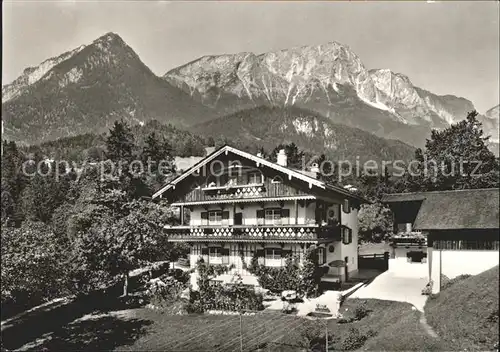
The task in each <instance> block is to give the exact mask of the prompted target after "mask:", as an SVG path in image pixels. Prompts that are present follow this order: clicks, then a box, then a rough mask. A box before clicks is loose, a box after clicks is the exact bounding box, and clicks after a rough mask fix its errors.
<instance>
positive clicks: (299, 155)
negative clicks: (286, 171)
mask: <svg viewBox="0 0 500 352" xmlns="http://www.w3.org/2000/svg"><path fill="white" fill-rule="evenodd" d="M281 149H284V150H285V153H286V155H287V165H288V167H291V168H295V169H300V168H302V165H303V162H304V161H305V159H304V158H305V153H304V151H302V150H300V149H299V147H298V146H297V145H296V144H295V143H290V144H279V145H277V146H276V148H274V149H273V150H272V151H271V153H270V155H269V159H270V160H271V161H273V162H276V161H277V157H278V153H279V151H280V150H281Z"/></svg>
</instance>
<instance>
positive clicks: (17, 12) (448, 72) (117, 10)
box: [2, 1, 500, 112]
mask: <svg viewBox="0 0 500 352" xmlns="http://www.w3.org/2000/svg"><path fill="white" fill-rule="evenodd" d="M2 6H3V11H2V13H3V44H2V46H3V54H2V56H3V60H2V61H3V62H2V85H3V84H6V83H9V82H11V81H12V80H14V79H15V78H16V77H18V76H19V75H20V74H21V73H22V71H23V70H24V69H25V68H26V67H29V66H35V65H38V64H39V63H41V62H42V61H44V60H45V59H47V58H50V57H53V56H57V55H59V54H61V53H63V52H65V51H67V50H70V49H73V48H76V47H78V46H80V45H81V44H88V43H90V42H92V41H93V40H94V39H96V38H98V37H99V36H101V35H103V34H105V33H107V32H115V33H117V34H119V35H120V36H121V37H122V38H123V39H124V40H125V42H127V44H128V45H130V46H131V47H132V48H133V49H134V50H135V51H136V52H137V54H138V55H139V56H140V58H141V59H142V61H143V62H144V63H145V64H146V65H147V66H148V67H149V68H150V69H151V70H152V71H153V72H155V73H156V74H158V75H163V74H164V73H165V72H167V71H168V70H170V69H172V68H174V67H177V66H180V65H182V64H185V63H187V62H189V61H192V60H194V59H196V58H198V57H200V56H203V55H208V54H224V53H236V52H242V51H251V52H255V53H262V52H267V51H272V50H278V49H284V48H289V47H294V46H301V45H317V44H322V43H327V42H330V41H337V42H340V43H342V44H346V45H348V46H349V47H350V48H351V49H352V50H353V51H354V52H355V53H356V54H357V55H358V56H359V57H360V58H361V60H362V62H363V63H364V65H365V66H366V67H367V68H368V69H371V68H389V69H391V70H393V71H395V72H399V73H403V74H406V75H407V76H408V77H410V79H411V81H412V82H413V84H414V85H417V86H419V87H421V88H424V89H427V90H430V91H431V92H433V93H436V94H453V95H457V96H463V97H465V98H467V99H470V100H471V101H472V102H473V103H474V105H475V106H476V108H477V109H478V110H479V112H485V111H486V110H487V109H489V108H491V107H493V106H495V105H497V104H498V103H499V100H500V98H499V94H500V93H499V74H500V73H499V60H500V58H499V41H500V36H499V2H498V1H484V2H481V1H476V2H473V1H456V2H439V1H436V2H426V1H421V2H403V1H401V2H357V1H353V2H299V1H294V2H286V1H279V2H257V1H253V2H252V1H246V2H230V1H219V2H207V1H204V2H187V1H182V2H181V1H171V2H160V1H142V2H135V1H113V2H111V1H108V2H104V1H51V2H48V1H38V2H35V1H29V2H28V1H4V2H3V4H2Z"/></svg>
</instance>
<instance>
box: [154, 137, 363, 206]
mask: <svg viewBox="0 0 500 352" xmlns="http://www.w3.org/2000/svg"><path fill="white" fill-rule="evenodd" d="M223 153H226V154H227V153H234V154H236V155H238V156H240V157H242V158H245V159H248V160H252V161H254V162H256V163H257V164H261V165H264V166H267V167H269V168H271V169H274V170H276V171H278V172H281V173H283V174H286V175H288V176H289V177H292V178H296V179H299V180H302V181H304V182H307V183H309V185H311V186H312V185H314V186H317V187H319V188H322V189H328V190H332V191H336V192H338V193H340V194H342V195H345V196H347V197H350V198H355V199H358V200H361V201H363V202H366V200H364V199H363V198H362V197H359V196H357V195H356V194H354V193H352V192H350V191H348V190H346V189H344V188H342V187H339V186H333V185H327V184H326V183H325V182H323V181H321V180H318V179H316V178H314V177H311V176H308V175H306V174H304V173H302V172H300V171H297V170H294V169H291V168H288V167H285V166H281V165H278V164H276V163H273V162H271V161H268V160H266V159H264V158H261V157H259V156H256V155H253V154H250V153H247V152H244V151H242V150H239V149H236V148H233V147H231V146H228V145H225V146H223V147H221V148H219V149H218V150H216V151H214V152H213V153H211V154H210V155H208V156H206V157H205V158H204V159H202V160H200V161H199V162H198V163H196V164H195V165H193V166H192V167H191V168H189V169H188V170H187V171H186V172H184V173H182V174H181V175H179V176H177V177H176V178H175V179H173V180H172V181H171V182H170V183H168V184H166V185H165V186H164V187H162V188H161V189H160V190H159V191H157V192H156V193H155V194H153V197H152V198H153V199H155V198H157V197H159V196H161V195H162V194H163V193H164V192H165V191H167V190H169V189H171V188H174V189H175V185H176V184H178V183H179V182H181V181H182V180H184V179H185V178H186V177H188V176H189V175H191V174H193V173H194V172H196V171H198V170H199V169H200V168H202V167H203V166H204V165H206V164H208V163H209V162H211V161H212V160H215V159H216V158H217V157H218V156H219V155H221V154H223Z"/></svg>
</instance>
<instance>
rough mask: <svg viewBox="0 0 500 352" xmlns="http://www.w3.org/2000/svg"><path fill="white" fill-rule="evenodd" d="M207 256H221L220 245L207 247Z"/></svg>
mask: <svg viewBox="0 0 500 352" xmlns="http://www.w3.org/2000/svg"><path fill="white" fill-rule="evenodd" d="M208 256H209V257H210V258H218V257H222V248H221V247H210V248H208Z"/></svg>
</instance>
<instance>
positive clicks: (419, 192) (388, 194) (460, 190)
mask: <svg viewBox="0 0 500 352" xmlns="http://www.w3.org/2000/svg"><path fill="white" fill-rule="evenodd" d="M491 190H496V191H500V188H498V187H491V188H465V189H447V190H441V191H417V192H398V193H384V195H387V196H392V195H403V194H425V193H451V192H462V191H464V192H465V191H469V192H470V191H491Z"/></svg>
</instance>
